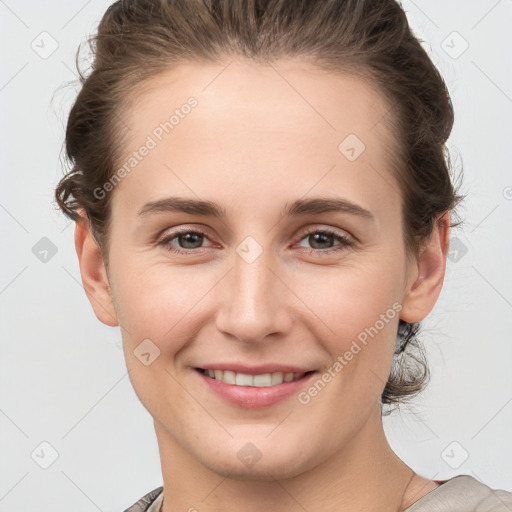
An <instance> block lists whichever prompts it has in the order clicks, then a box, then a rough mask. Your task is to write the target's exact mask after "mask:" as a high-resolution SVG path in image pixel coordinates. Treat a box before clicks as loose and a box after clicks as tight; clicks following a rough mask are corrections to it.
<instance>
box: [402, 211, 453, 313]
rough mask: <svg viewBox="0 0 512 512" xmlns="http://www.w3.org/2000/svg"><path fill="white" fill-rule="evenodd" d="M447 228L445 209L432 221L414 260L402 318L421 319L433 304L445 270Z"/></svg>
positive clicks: (447, 220) (448, 230) (448, 215)
mask: <svg viewBox="0 0 512 512" xmlns="http://www.w3.org/2000/svg"><path fill="white" fill-rule="evenodd" d="M449 232H450V213H449V212H446V213H445V214H444V215H442V216H441V217H439V218H438V219H437V221H436V222H434V228H433V230H432V234H431V236H430V238H429V240H428V241H427V242H426V243H425V245H424V246H423V248H422V250H421V251H420V255H419V256H418V258H417V260H416V261H415V265H416V268H415V272H414V276H415V277H414V281H413V282H412V283H408V288H407V289H406V293H405V296H404V299H403V301H402V310H401V312H400V318H401V319H402V320H405V321H406V322H409V323H414V322H420V321H421V320H423V319H424V318H425V317H426V316H427V315H428V314H429V313H430V312H431V311H432V309H433V308H434V306H435V303H436V301H437V299H438V297H439V295H440V293H441V289H442V286H443V281H444V276H445V271H446V255H447V252H448V244H449Z"/></svg>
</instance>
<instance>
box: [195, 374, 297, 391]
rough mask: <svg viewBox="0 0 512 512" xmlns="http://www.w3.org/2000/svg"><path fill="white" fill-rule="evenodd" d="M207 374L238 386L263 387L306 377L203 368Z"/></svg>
mask: <svg viewBox="0 0 512 512" xmlns="http://www.w3.org/2000/svg"><path fill="white" fill-rule="evenodd" d="M203 373H204V374H205V375H208V376H209V377H211V378H212V379H215V380H221V381H222V382H225V383H226V384H236V385H237V386H252V387H257V388H263V387H267V386H275V385H277V384H282V383H283V382H292V381H294V380H298V379H301V378H302V377H304V375H305V374H304V373H283V372H275V373H262V374H260V375H248V374H247V373H236V372H232V371H229V370H224V371H223V370H203Z"/></svg>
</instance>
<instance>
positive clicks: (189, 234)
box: [157, 228, 354, 255]
mask: <svg viewBox="0 0 512 512" xmlns="http://www.w3.org/2000/svg"><path fill="white" fill-rule="evenodd" d="M205 240H208V237H207V234H206V233H205V232H203V231H201V230H200V229H194V230H191V229H180V230H176V231H173V232H172V233H169V234H167V236H165V237H164V238H162V239H161V240H160V241H159V242H158V243H157V245H158V246H161V247H164V248H165V249H166V250H168V251H169V252H173V253H176V254H190V253H192V252H197V249H201V248H203V247H205V246H203V242H204V241H205ZM300 240H301V242H302V241H306V242H308V243H309V244H311V246H312V248H311V249H308V248H305V250H306V252H307V253H310V254H315V255H318V254H323V253H327V254H332V253H333V252H337V251H342V250H344V249H346V248H347V247H350V246H351V245H353V243H354V242H353V241H352V240H351V239H350V238H348V237H347V236H345V235H343V234H341V233H339V232H337V231H336V230H331V229H315V228H312V229H309V231H307V232H306V233H304V234H303V235H302V237H301V239H300ZM336 240H338V241H339V243H338V244H337V245H334V246H333V243H334V242H335V241H336ZM176 245H177V246H178V247H177V248H176ZM207 247H208V246H207ZM209 247H211V246H209ZM299 247H304V246H302V245H299ZM333 247H334V248H333Z"/></svg>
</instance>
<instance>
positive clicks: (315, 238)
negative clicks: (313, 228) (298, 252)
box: [309, 233, 333, 249]
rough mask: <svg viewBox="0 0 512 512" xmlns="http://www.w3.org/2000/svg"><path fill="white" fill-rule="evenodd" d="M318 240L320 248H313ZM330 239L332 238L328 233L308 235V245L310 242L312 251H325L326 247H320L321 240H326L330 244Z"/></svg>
mask: <svg viewBox="0 0 512 512" xmlns="http://www.w3.org/2000/svg"><path fill="white" fill-rule="evenodd" d="M319 238H320V247H315V244H317V242H318V241H319ZM332 238H333V235H330V234H328V233H314V234H311V235H309V241H310V243H311V242H312V243H311V247H313V248H314V249H325V248H326V247H325V246H322V239H323V241H324V242H325V240H327V242H332Z"/></svg>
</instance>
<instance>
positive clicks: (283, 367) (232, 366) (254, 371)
mask: <svg viewBox="0 0 512 512" xmlns="http://www.w3.org/2000/svg"><path fill="white" fill-rule="evenodd" d="M196 368H202V369H203V370H228V371H232V372H236V373H245V374H247V375H260V374H263V373H277V372H282V373H307V372H311V371H313V369H312V368H307V367H304V366H291V365H287V364H282V363H267V364H260V365H256V366H251V365H247V364H241V363H208V364H205V365H201V366H197V367H196Z"/></svg>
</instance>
